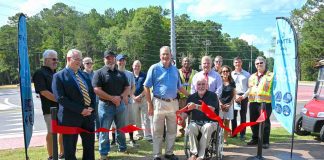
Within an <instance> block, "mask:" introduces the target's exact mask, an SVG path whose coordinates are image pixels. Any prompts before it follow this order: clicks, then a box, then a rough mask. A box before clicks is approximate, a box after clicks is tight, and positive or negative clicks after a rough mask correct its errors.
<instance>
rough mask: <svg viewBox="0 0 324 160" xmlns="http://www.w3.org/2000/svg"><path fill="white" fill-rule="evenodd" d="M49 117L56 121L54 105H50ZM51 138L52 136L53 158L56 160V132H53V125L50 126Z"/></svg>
mask: <svg viewBox="0 0 324 160" xmlns="http://www.w3.org/2000/svg"><path fill="white" fill-rule="evenodd" d="M51 119H52V121H57V108H56V107H51ZM52 138H53V160H58V147H57V133H55V132H53V126H52Z"/></svg>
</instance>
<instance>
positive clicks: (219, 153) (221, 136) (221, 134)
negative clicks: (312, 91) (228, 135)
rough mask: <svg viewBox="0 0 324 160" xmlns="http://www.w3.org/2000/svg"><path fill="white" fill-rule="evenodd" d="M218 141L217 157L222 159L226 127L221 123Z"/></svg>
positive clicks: (218, 129)
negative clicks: (222, 126)
mask: <svg viewBox="0 0 324 160" xmlns="http://www.w3.org/2000/svg"><path fill="white" fill-rule="evenodd" d="M217 133H218V134H217V143H216V144H218V146H216V150H215V151H216V159H217V160H221V159H223V147H224V129H223V128H221V127H220V126H219V125H218V127H217Z"/></svg>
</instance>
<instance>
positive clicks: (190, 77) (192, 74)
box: [178, 69, 197, 98]
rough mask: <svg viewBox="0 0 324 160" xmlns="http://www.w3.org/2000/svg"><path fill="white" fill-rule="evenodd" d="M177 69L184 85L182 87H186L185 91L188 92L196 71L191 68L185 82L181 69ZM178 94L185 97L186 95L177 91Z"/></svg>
mask: <svg viewBox="0 0 324 160" xmlns="http://www.w3.org/2000/svg"><path fill="white" fill-rule="evenodd" d="M178 70H179V75H180V79H181V83H182V85H183V86H184V89H186V90H187V92H188V93H190V90H191V82H192V77H193V76H194V75H195V74H196V73H197V71H196V70H194V69H191V73H190V76H189V81H188V83H187V84H185V78H184V75H183V74H182V71H181V69H178ZM179 94H180V98H186V96H185V95H184V94H182V93H179Z"/></svg>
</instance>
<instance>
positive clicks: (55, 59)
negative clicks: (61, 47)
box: [46, 58, 58, 62]
mask: <svg viewBox="0 0 324 160" xmlns="http://www.w3.org/2000/svg"><path fill="white" fill-rule="evenodd" d="M46 59H50V60H52V61H54V62H57V61H58V59H57V58H46Z"/></svg>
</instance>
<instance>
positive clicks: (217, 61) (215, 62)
mask: <svg viewBox="0 0 324 160" xmlns="http://www.w3.org/2000/svg"><path fill="white" fill-rule="evenodd" d="M222 62H223V61H215V63H222Z"/></svg>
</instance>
